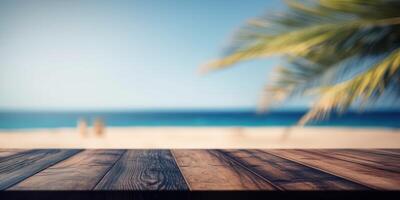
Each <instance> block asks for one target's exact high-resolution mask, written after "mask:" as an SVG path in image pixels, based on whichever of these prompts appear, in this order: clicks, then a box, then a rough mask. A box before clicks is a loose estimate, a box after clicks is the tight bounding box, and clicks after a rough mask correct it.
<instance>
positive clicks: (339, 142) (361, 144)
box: [0, 127, 400, 149]
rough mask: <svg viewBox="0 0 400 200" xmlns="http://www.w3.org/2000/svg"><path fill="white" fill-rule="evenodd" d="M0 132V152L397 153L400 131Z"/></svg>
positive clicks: (152, 129)
mask: <svg viewBox="0 0 400 200" xmlns="http://www.w3.org/2000/svg"><path fill="white" fill-rule="evenodd" d="M89 133H90V136H82V135H79V134H78V133H77V130H76V129H70V128H59V129H40V130H25V131H7V130H6V131H4V130H1V131H0V148H103V149H104V148H106V149H110V148H111V149H119V148H127V149H143V148H145V149H147V148H151V149H168V148H173V149H182V148H186V149H199V148H200V149H204V148H207V149H210V148H211V149H214V148H280V149H282V148H400V129H392V128H372V129H371V128H348V127H345V128H340V127H121V128H115V127H108V128H106V129H105V135H104V136H103V137H96V136H95V135H94V134H93V133H92V132H91V130H90V129H89Z"/></svg>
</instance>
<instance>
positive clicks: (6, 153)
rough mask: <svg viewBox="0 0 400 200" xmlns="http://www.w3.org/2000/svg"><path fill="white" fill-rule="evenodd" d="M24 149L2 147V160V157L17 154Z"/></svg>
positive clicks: (0, 150) (0, 152) (0, 156)
mask: <svg viewBox="0 0 400 200" xmlns="http://www.w3.org/2000/svg"><path fill="white" fill-rule="evenodd" d="M23 151H24V150H22V149H0V162H1V159H2V158H5V157H8V156H11V155H15V154H17V153H20V152H23Z"/></svg>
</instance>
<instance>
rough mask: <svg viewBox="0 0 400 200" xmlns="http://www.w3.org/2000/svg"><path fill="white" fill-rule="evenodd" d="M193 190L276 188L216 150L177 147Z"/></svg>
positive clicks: (178, 159) (177, 157) (178, 157)
mask: <svg viewBox="0 0 400 200" xmlns="http://www.w3.org/2000/svg"><path fill="white" fill-rule="evenodd" d="M172 152H173V154H174V156H175V158H176V161H177V163H178V166H179V168H180V169H181V171H182V173H183V175H184V177H185V179H186V181H187V182H188V184H189V187H190V189H191V190H275V189H276V188H274V186H273V185H271V184H269V183H268V182H266V181H264V180H263V179H262V178H260V177H259V176H257V175H255V174H253V173H251V172H250V171H248V170H246V169H245V168H243V167H241V166H239V165H237V164H235V163H234V162H233V161H231V160H230V159H228V158H227V157H226V156H224V154H221V153H220V152H219V151H216V150H173V151H172Z"/></svg>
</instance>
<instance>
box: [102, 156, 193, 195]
mask: <svg viewBox="0 0 400 200" xmlns="http://www.w3.org/2000/svg"><path fill="white" fill-rule="evenodd" d="M95 189H96V190H186V189H187V185H186V183H185V180H184V178H183V176H182V174H181V172H180V171H179V168H178V166H177V165H176V163H175V161H174V158H173V157H172V154H171V152H170V151H169V150H128V151H127V152H125V154H124V155H123V156H122V157H121V159H120V160H119V161H118V162H117V163H116V164H115V165H114V166H113V167H112V168H111V170H110V171H109V172H108V173H107V174H106V175H105V177H104V178H103V179H102V180H101V181H100V183H99V184H98V185H97V186H96V188H95Z"/></svg>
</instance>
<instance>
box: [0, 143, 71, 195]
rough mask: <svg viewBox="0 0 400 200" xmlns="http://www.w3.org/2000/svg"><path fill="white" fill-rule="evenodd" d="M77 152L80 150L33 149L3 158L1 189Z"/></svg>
mask: <svg viewBox="0 0 400 200" xmlns="http://www.w3.org/2000/svg"><path fill="white" fill-rule="evenodd" d="M77 152H79V150H57V149H46V150H31V151H25V152H21V153H17V154H14V155H11V156H9V157H5V158H2V159H1V162H0V190H4V189H6V188H8V187H10V186H12V185H14V184H16V183H18V182H20V181H22V180H24V179H25V178H28V177H30V176H32V175H34V174H36V173H38V172H39V171H41V170H44V169H46V168H47V167H50V166H51V165H53V164H56V163H57V162H59V161H61V160H64V159H66V158H68V157H70V156H72V155H74V154H75V153H77Z"/></svg>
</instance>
